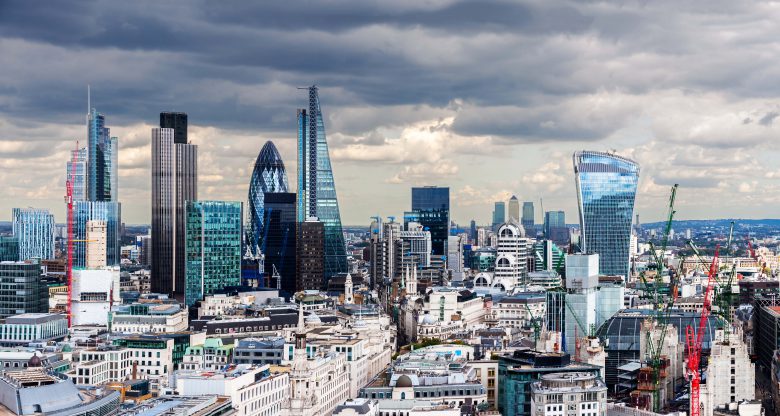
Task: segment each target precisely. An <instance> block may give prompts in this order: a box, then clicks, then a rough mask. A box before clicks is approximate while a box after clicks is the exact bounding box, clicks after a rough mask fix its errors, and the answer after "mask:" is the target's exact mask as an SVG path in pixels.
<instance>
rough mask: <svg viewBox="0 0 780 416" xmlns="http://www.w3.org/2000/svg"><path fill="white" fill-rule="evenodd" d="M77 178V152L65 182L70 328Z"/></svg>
mask: <svg viewBox="0 0 780 416" xmlns="http://www.w3.org/2000/svg"><path fill="white" fill-rule="evenodd" d="M78 148H79V142H78V141H76V151H77V152H78ZM75 178H76V160H75V153H74V154H73V155H72V156H71V164H70V175H68V180H67V181H66V182H65V204H66V205H67V210H68V250H67V251H68V264H67V266H66V269H65V273H66V276H67V281H68V303H67V305H65V308H66V312H67V315H68V328H70V324H71V316H72V315H71V303H72V302H71V301H72V297H73V239H74V230H73V228H74V224H73V181H74V180H75Z"/></svg>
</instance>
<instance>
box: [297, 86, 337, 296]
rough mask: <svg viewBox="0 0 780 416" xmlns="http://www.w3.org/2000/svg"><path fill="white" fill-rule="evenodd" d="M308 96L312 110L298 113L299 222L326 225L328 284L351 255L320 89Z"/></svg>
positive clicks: (326, 274) (325, 268) (311, 88)
mask: <svg viewBox="0 0 780 416" xmlns="http://www.w3.org/2000/svg"><path fill="white" fill-rule="evenodd" d="M308 92H309V107H308V108H307V109H299V110H298V201H297V221H298V223H303V222H305V221H306V220H307V219H308V218H311V217H316V218H318V219H319V221H321V222H322V223H323V224H324V226H325V247H324V248H325V265H324V270H325V273H324V274H325V279H326V280H327V279H330V278H331V277H332V276H334V275H336V274H339V273H346V272H347V253H346V247H345V245H344V233H343V231H342V229H341V214H340V213H339V202H338V199H337V198H336V184H335V181H334V180H333V170H332V168H331V164H330V155H329V153H328V142H327V140H326V137H325V124H324V122H323V119H322V111H321V109H320V98H319V94H318V92H317V87H316V86H312V87H309V88H308ZM326 286H327V285H326Z"/></svg>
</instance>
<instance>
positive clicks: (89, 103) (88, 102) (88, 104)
mask: <svg viewBox="0 0 780 416" xmlns="http://www.w3.org/2000/svg"><path fill="white" fill-rule="evenodd" d="M90 111H92V93H91V92H90V91H89V84H87V114H89V112H90Z"/></svg>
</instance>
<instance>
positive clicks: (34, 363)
mask: <svg viewBox="0 0 780 416" xmlns="http://www.w3.org/2000/svg"><path fill="white" fill-rule="evenodd" d="M40 366H41V357H39V356H38V355H37V354H33V356H32V357H30V359H29V360H28V361H27V367H40Z"/></svg>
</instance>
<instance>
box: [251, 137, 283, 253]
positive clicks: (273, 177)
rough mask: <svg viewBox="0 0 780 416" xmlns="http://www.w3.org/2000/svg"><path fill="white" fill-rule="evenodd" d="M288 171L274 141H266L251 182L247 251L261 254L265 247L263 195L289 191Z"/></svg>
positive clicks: (258, 157) (256, 161) (258, 156)
mask: <svg viewBox="0 0 780 416" xmlns="http://www.w3.org/2000/svg"><path fill="white" fill-rule="evenodd" d="M287 189H288V185H287V172H286V171H285V170H284V162H282V157H281V156H280V155H279V151H278V150H276V146H275V145H274V143H273V142H272V141H270V140H269V141H267V142H265V145H263V148H262V149H260V154H258V155H257V160H255V169H254V171H253V172H252V181H251V182H250V183H249V210H248V217H249V218H248V224H247V230H246V245H247V251H248V252H249V254H251V255H255V256H257V255H259V253H260V251H261V250H262V247H263V236H264V232H263V231H264V229H263V224H264V218H265V213H264V211H263V207H264V203H263V195H264V194H265V193H278V192H288V191H287Z"/></svg>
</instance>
